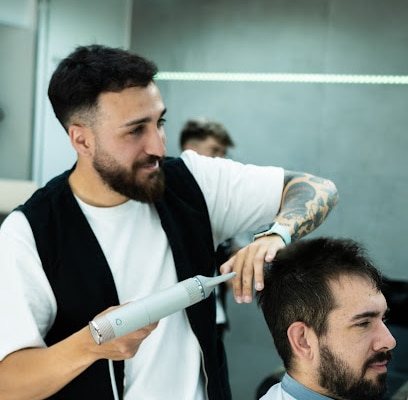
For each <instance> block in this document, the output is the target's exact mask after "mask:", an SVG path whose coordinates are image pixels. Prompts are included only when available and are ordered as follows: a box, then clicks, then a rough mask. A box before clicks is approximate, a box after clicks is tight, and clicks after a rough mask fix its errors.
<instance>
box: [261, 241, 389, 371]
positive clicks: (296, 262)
mask: <svg viewBox="0 0 408 400" xmlns="http://www.w3.org/2000/svg"><path fill="white" fill-rule="evenodd" d="M344 275H348V276H350V275H351V276H360V277H363V278H366V279H368V280H370V281H371V282H372V283H373V285H374V287H375V288H377V289H378V290H379V291H380V290H381V283H382V278H381V274H380V272H379V271H378V270H377V269H376V268H375V267H374V265H373V264H372V262H371V261H370V260H369V258H368V257H367V256H366V252H365V249H364V248H363V247H362V246H361V245H360V244H359V243H357V242H355V241H353V240H350V239H333V238H316V239H302V240H299V241H297V242H293V243H292V244H290V245H289V246H288V247H286V248H285V249H283V250H281V251H279V252H278V254H277V256H276V258H275V260H274V261H273V263H272V265H271V266H270V267H267V268H266V269H265V288H264V289H263V290H262V291H260V292H257V293H256V298H257V302H258V305H259V306H260V307H261V309H262V311H263V314H264V317H265V320H266V323H267V325H268V327H269V330H270V331H271V333H272V337H273V340H274V343H275V347H276V350H277V351H278V353H279V355H280V357H281V358H282V360H283V363H284V365H285V368H286V369H290V367H291V362H292V350H291V346H290V343H289V340H288V337H287V330H288V328H289V326H290V325H291V324H292V323H294V322H296V321H302V322H304V323H305V324H306V325H307V326H309V327H311V328H313V330H314V331H315V333H316V335H317V336H318V337H320V336H321V335H323V334H325V333H326V331H327V316H328V314H329V312H330V311H331V310H333V309H334V308H335V307H336V302H335V299H334V297H333V295H332V292H331V289H330V282H332V281H333V280H337V279H339V278H340V277H342V276H344Z"/></svg>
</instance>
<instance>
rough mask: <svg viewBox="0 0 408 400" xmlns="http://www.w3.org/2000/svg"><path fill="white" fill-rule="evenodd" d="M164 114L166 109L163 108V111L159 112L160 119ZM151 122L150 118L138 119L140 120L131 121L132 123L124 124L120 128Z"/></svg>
mask: <svg viewBox="0 0 408 400" xmlns="http://www.w3.org/2000/svg"><path fill="white" fill-rule="evenodd" d="M166 112H167V108H165V109H164V110H163V111H162V112H161V114H160V118H162V117H163V115H164V114H166ZM151 121H152V119H151V118H150V117H146V118H140V119H134V120H132V121H129V122H126V124H123V125H122V126H121V128H126V127H129V126H133V125H138V124H144V123H146V122H151Z"/></svg>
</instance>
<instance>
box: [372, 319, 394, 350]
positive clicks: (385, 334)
mask: <svg viewBox="0 0 408 400" xmlns="http://www.w3.org/2000/svg"><path fill="white" fill-rule="evenodd" d="M396 345H397V342H396V340H395V338H394V336H392V333H391V332H390V330H389V329H388V328H387V326H386V325H385V324H384V323H382V326H381V332H379V335H378V339H377V341H376V342H375V346H374V347H375V348H374V350H376V351H379V350H392V349H393V348H394V347H395V346H396Z"/></svg>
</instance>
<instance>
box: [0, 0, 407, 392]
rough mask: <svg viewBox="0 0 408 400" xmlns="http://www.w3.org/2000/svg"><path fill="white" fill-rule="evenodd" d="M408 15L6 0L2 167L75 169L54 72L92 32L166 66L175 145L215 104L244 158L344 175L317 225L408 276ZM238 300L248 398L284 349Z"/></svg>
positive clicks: (239, 376) (260, 4)
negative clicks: (57, 110)
mask: <svg viewBox="0 0 408 400" xmlns="http://www.w3.org/2000/svg"><path fill="white" fill-rule="evenodd" d="M407 20H408V1H406V0H387V1H384V0H291V1H288V0H253V1H251V2H248V1H246V0H217V1H215V0H206V1H205V2H203V1H201V0H137V1H136V0H135V1H134V2H132V0H71V1H69V2H67V1H64V0H48V1H47V0H39V1H35V0H0V54H1V56H0V57H1V62H0V109H1V110H2V114H1V115H0V178H12V179H22V180H27V179H28V180H31V179H32V180H35V181H37V182H38V183H39V184H42V183H44V182H45V181H46V180H47V179H48V178H49V177H51V176H53V175H55V174H57V173H59V172H60V171H62V170H63V169H66V168H68V167H70V165H71V163H72V161H73V159H74V154H73V152H72V151H71V149H70V145H69V142H68V138H67V136H66V134H65V133H64V132H63V131H62V128H61V127H60V126H59V125H58V123H56V121H55V120H54V117H53V115H52V112H51V110H50V106H49V104H48V102H47V99H46V97H45V92H46V85H47V82H48V79H49V76H50V74H51V72H52V70H53V69H54V68H55V65H56V63H57V62H58V61H59V59H60V58H61V57H63V56H65V55H66V54H67V53H68V52H69V51H70V50H72V48H73V47H75V46H76V45H78V44H87V43H91V42H98V43H105V44H108V45H114V46H122V47H127V48H130V49H132V50H134V51H136V52H139V53H140V54H142V55H144V56H147V57H148V58H151V59H152V60H154V61H155V62H156V63H157V64H158V66H159V69H160V70H161V71H162V72H163V75H162V76H161V77H159V78H160V79H159V80H158V81H157V82H158V84H159V86H160V89H161V92H162V95H163V98H164V101H165V103H166V106H167V107H168V115H167V117H166V118H167V121H168V122H167V125H166V131H167V136H168V154H169V155H177V154H178V153H179V149H178V132H179V130H180V127H181V125H182V124H183V122H184V121H185V120H186V119H188V118H190V117H196V116H207V117H210V118H214V119H217V120H219V121H221V122H223V123H224V124H225V125H226V127H227V128H228V129H229V131H230V132H231V134H232V136H233V138H234V140H235V142H236V148H235V149H233V151H232V152H231V154H230V155H231V157H232V158H234V159H237V160H240V161H243V162H249V163H258V164H263V165H267V164H275V165H282V166H284V167H286V168H288V169H293V170H302V171H309V172H311V173H314V174H317V175H321V176H325V177H328V178H331V179H333V180H334V182H335V183H336V184H337V186H338V189H339V191H340V203H339V205H338V207H337V208H336V209H335V211H334V212H333V214H332V215H331V216H330V217H329V219H328V220H327V222H326V223H325V224H324V225H323V226H322V227H320V228H319V229H318V230H317V231H316V232H315V233H313V235H322V234H330V235H335V236H350V237H353V238H356V239H358V240H361V241H363V242H364V243H365V244H366V246H367V247H368V249H369V251H370V252H371V254H372V255H373V258H374V259H375V261H376V262H377V263H378V264H379V265H380V266H381V268H382V270H383V271H384V272H385V273H386V274H387V275H388V276H390V277H393V278H397V279H404V280H408V268H407V267H406V265H407V255H406V251H403V250H404V248H405V246H406V243H405V242H406V237H407V235H406V226H407V223H408V217H407V206H408V202H407V198H408V184H407V183H408V168H407V161H406V157H407V156H406V154H407V151H408V134H407V132H406V130H407V126H408V112H407V109H408V85H407V83H408V81H407V76H408V50H407V49H408V24H407V23H406V21H407ZM164 72H167V74H164ZM175 72H179V73H181V74H178V75H177V74H174V73H175ZM187 73H190V74H187ZM310 74H312V75H310ZM248 195H250V193H248ZM228 310H229V315H230V318H231V325H232V326H231V331H230V332H229V333H228V334H227V337H226V345H227V351H228V357H229V360H230V372H231V383H232V387H233V394H234V399H235V400H241V399H246V400H247V399H252V398H253V395H254V392H255V387H256V385H257V384H258V383H259V382H260V380H261V379H262V378H263V377H264V376H266V375H267V374H268V373H269V372H270V371H271V370H272V369H273V368H274V367H275V366H277V365H278V364H279V360H278V358H277V356H276V354H275V353H274V349H273V344H272V341H271V339H270V337H269V333H268V332H267V329H266V326H265V325H264V322H263V319H262V318H261V315H260V312H259V311H258V310H257V307H256V306H255V304H252V305H240V306H238V305H236V304H235V303H234V302H233V301H232V300H231V299H230V301H229V305H228Z"/></svg>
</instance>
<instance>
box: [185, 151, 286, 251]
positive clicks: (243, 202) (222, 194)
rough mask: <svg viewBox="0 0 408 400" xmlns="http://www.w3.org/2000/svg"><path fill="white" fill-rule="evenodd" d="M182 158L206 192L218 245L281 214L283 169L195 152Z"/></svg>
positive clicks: (204, 192) (205, 195) (189, 152)
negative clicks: (279, 212) (206, 155)
mask: <svg viewBox="0 0 408 400" xmlns="http://www.w3.org/2000/svg"><path fill="white" fill-rule="evenodd" d="M181 158H182V159H183V161H184V162H185V164H186V165H187V168H189V170H190V171H191V173H192V174H193V176H194V178H195V179H196V181H197V183H198V185H199V187H200V188H201V190H202V192H203V195H204V198H205V201H206V203H207V207H208V212H209V215H210V220H211V227H212V230H213V236H214V243H215V245H216V246H217V244H219V243H222V242H223V241H224V240H226V239H228V238H231V237H234V236H236V235H237V234H239V233H241V232H245V231H254V230H256V229H258V228H259V227H260V226H261V225H265V224H268V223H270V222H272V219H273V218H274V217H275V216H276V214H277V213H278V211H279V208H280V204H281V200H282V190H283V178H284V170H283V168H280V167H273V166H257V165H253V164H242V163H240V162H237V161H233V160H229V159H224V158H211V157H205V156H201V155H198V154H197V153H195V152H194V151H192V150H186V151H184V152H183V153H182V154H181Z"/></svg>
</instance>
